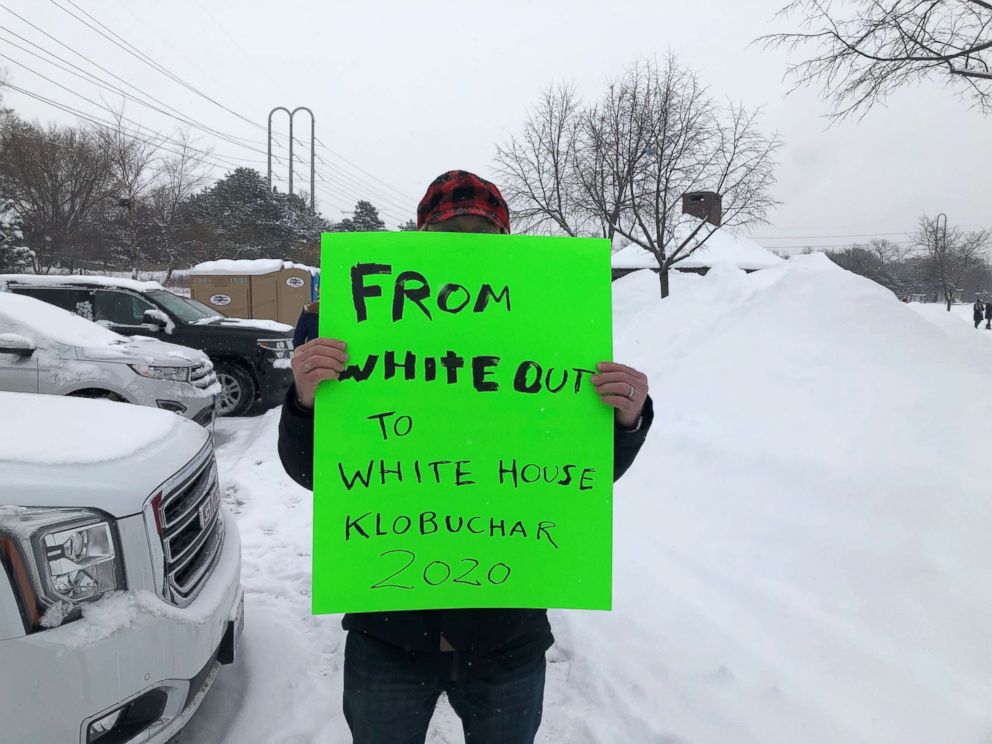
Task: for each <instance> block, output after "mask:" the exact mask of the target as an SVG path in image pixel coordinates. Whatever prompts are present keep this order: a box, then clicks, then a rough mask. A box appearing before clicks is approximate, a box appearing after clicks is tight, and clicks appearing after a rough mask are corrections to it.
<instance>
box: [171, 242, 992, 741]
mask: <svg viewBox="0 0 992 744" xmlns="http://www.w3.org/2000/svg"><path fill="white" fill-rule="evenodd" d="M614 292H615V314H616V319H615V326H616V354H615V357H616V358H617V360H619V361H624V362H626V363H629V364H632V365H634V366H637V367H640V368H641V369H643V370H644V371H645V372H647V374H648V375H649V377H650V379H651V387H652V396H653V397H654V400H655V406H656V411H657V414H656V420H655V426H654V429H653V430H652V432H651V435H650V436H649V438H648V440H647V443H646V444H645V449H644V451H642V453H641V456H640V458H639V460H638V461H637V463H635V465H634V467H633V468H632V470H631V471H630V472H629V473H628V474H627V476H626V477H625V478H624V479H623V480H622V481H621V482H620V483H619V484H618V486H617V489H616V495H615V508H614V512H615V526H614V529H615V541H614V542H615V546H616V547H615V570H614V576H615V586H614V607H615V609H614V610H613V612H609V613H604V612H576V611H568V612H565V611H556V612H552V625H553V627H554V629H555V634H556V636H557V639H558V642H557V645H556V646H555V647H554V648H553V649H552V650H551V651H550V653H549V661H550V662H551V663H550V664H549V670H548V681H547V691H546V704H545V717H544V723H543V725H542V728H541V733H540V735H539V737H538V739H539V741H543V742H556V743H559V744H564V743H565V742H568V743H570V744H572V743H576V744H582V743H585V742H605V743H608V744H612V743H614V742H636V743H638V744H640V743H642V742H645V743H647V742H651V743H657V744H688V743H690V742H693V743H697V742H698V743H700V744H710V743H712V744H728V743H729V742H734V743H735V744H747V743H751V742H753V743H754V744H759V743H760V744H779V743H782V744H799V743H801V744H821V743H822V744H827V743H829V744H858V743H862V742H863V743H864V744H887V743H888V742H893V743H894V742H899V744H913V743H917V742H918V743H919V744H924V743H926V744H931V743H932V742H948V743H949V744H971V743H974V744H989V742H992V706H990V705H989V700H990V698H992V672H990V670H992V621H990V618H992V593H990V587H992V508H990V504H989V501H990V496H992V457H990V453H989V449H990V447H992V440H990V437H989V427H990V424H992V345H990V344H987V343H979V342H978V339H977V338H976V337H977V332H976V331H974V330H973V329H970V328H969V327H968V326H967V325H964V324H963V323H959V324H958V326H960V327H958V326H953V325H951V324H949V323H947V322H946V320H947V317H946V313H945V314H944V315H945V317H940V316H935V317H931V316H934V314H933V313H931V312H929V311H928V310H926V309H924V310H923V311H922V312H921V310H920V309H919V308H909V307H907V306H906V305H904V304H902V303H900V302H899V301H897V300H896V299H895V298H894V297H893V296H892V294H891V293H889V292H886V291H885V290H883V289H881V288H880V287H878V286H877V285H875V284H873V283H872V282H870V281H868V280H865V279H862V278H860V277H856V276H854V275H852V274H849V273H847V272H844V271H842V270H841V269H839V268H838V267H836V266H834V265H833V264H832V263H830V262H829V261H828V260H827V259H826V258H824V257H822V256H815V255H814V256H805V257H796V258H793V259H791V260H789V261H786V262H784V263H783V264H782V265H780V266H778V267H776V268H772V269H767V270H764V271H761V272H758V273H755V274H751V275H744V274H743V273H742V272H740V271H739V270H737V269H735V268H733V267H729V266H726V265H721V266H717V267H716V268H714V270H713V271H711V272H710V274H709V275H707V276H706V277H704V278H700V277H695V276H677V277H674V278H673V295H672V297H671V298H669V299H667V300H665V301H663V302H659V301H657V299H656V292H657V279H656V277H655V276H654V275H653V274H650V273H649V272H646V271H640V272H636V273H634V274H632V275H630V276H628V277H625V278H624V279H622V280H620V281H619V282H617V283H616V284H615V285H614ZM982 334H983V336H985V335H987V336H990V337H992V333H989V332H985V331H983V332H982ZM277 421H278V411H272V412H269V413H268V414H267V415H265V416H262V417H260V418H256V419H233V420H232V419H221V420H220V421H219V422H218V434H217V437H218V442H219V445H220V447H219V460H220V468H221V473H222V478H223V480H224V482H225V483H226V489H225V496H224V498H225V501H226V503H227V505H228V507H229V508H230V509H232V510H233V511H234V513H235V514H236V515H237V518H238V520H239V523H240V527H241V532H242V538H243V541H244V582H245V586H246V590H247V599H246V612H247V625H246V628H245V634H244V646H243V655H242V658H241V660H240V661H239V662H238V663H237V664H236V665H235V666H234V667H231V668H226V669H224V670H223V673H222V674H221V675H220V676H219V678H218V682H217V684H216V687H215V689H214V690H213V692H212V694H211V695H210V696H208V698H207V700H206V702H205V703H204V705H203V707H202V708H201V710H200V713H199V714H198V715H197V717H196V718H195V719H194V721H193V722H192V724H191V725H190V726H189V727H188V728H187V730H186V731H185V732H184V733H183V734H182V735H181V736H180V738H179V739H178V740H177V744H221V743H222V742H223V743H227V744H234V743H235V742H238V743H240V742H260V743H263V742H264V743H265V744H309V743H311V742H321V743H324V742H332V743H336V742H347V741H349V737H348V734H347V727H346V726H345V722H344V719H343V716H342V714H341V663H342V656H343V641H344V635H343V632H342V631H341V629H340V624H339V620H340V618H339V616H329V617H316V618H315V617H311V616H310V615H309V596H308V592H309V570H310V496H309V493H308V492H306V491H305V490H303V489H301V488H298V487H297V486H295V485H294V484H292V482H291V481H290V480H289V479H288V478H287V477H286V476H285V475H284V474H283V473H282V470H281V467H280V465H279V462H278V458H277V456H276V424H277ZM428 741H430V742H432V743H433V744H439V743H441V742H445V743H448V742H451V743H453V742H461V741H462V738H461V734H460V726H459V724H458V721H457V719H456V717H455V716H454V714H453V713H452V712H451V710H450V708H449V707H448V706H447V704H446V703H445V702H443V701H442V703H441V705H440V706H439V708H438V712H437V714H436V715H435V719H434V723H433V725H432V728H431V733H430V735H429V737H428Z"/></svg>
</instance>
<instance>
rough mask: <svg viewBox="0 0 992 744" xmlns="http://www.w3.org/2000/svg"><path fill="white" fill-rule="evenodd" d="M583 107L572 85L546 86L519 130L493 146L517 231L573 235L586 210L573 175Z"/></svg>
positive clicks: (583, 218) (579, 229)
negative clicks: (514, 134)
mask: <svg viewBox="0 0 992 744" xmlns="http://www.w3.org/2000/svg"><path fill="white" fill-rule="evenodd" d="M581 116H582V110H581V107H580V104H579V101H578V99H577V98H576V95H575V90H574V88H571V87H568V86H564V85H557V86H553V87H551V88H549V89H548V90H546V91H545V92H544V93H543V94H542V97H541V102H540V103H539V104H538V106H537V108H536V109H535V110H534V111H533V112H532V113H531V115H530V116H529V117H528V119H527V122H526V123H525V124H524V130H523V133H522V134H521V135H520V136H519V137H511V138H510V141H509V142H508V143H507V144H506V145H505V146H502V147H497V150H496V162H497V169H496V170H497V174H498V176H499V179H500V183H501V184H502V186H503V194H504V196H505V197H506V199H507V202H508V203H509V204H510V207H511V208H512V209H513V218H514V222H516V223H523V224H522V225H519V226H518V231H519V232H542V231H551V232H559V233H564V234H565V235H571V236H576V235H579V234H581V233H582V231H583V229H584V227H585V223H586V222H587V220H588V214H586V213H585V212H584V210H583V209H582V208H581V204H580V202H581V195H580V192H579V189H578V183H577V182H576V178H575V175H576V173H575V160H576V156H577V151H578V148H579V144H580V143H579V137H580V119H581Z"/></svg>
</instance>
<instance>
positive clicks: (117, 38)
mask: <svg viewBox="0 0 992 744" xmlns="http://www.w3.org/2000/svg"><path fill="white" fill-rule="evenodd" d="M49 2H50V3H51V4H53V5H55V6H56V7H57V8H59V9H60V10H62V11H63V12H64V13H66V14H68V15H70V16H71V17H72V18H74V19H75V20H77V21H79V22H80V23H82V24H83V25H85V26H86V27H87V28H89V29H91V30H93V31H95V32H96V33H98V34H100V36H102V37H103V38H105V39H107V40H108V41H110V42H111V43H113V44H114V45H116V46H117V47H119V48H120V49H123V50H124V51H125V52H127V53H128V54H130V55H131V56H133V57H135V58H136V59H139V60H140V61H141V62H143V63H144V64H146V65H148V66H149V67H151V68H152V69H154V70H156V71H158V72H160V73H161V74H163V75H165V76H166V77H168V78H169V79H170V80H173V81H174V82H176V83H178V84H179V85H181V86H183V87H184V88H186V89H187V90H189V91H191V92H193V93H196V94H197V95H199V96H201V97H203V98H205V99H206V100H208V101H210V102H211V103H213V104H215V105H217V106H220V107H221V108H223V109H224V110H225V111H227V112H229V113H231V114H233V115H234V116H236V117H238V118H239V119H241V120H243V121H246V122H248V123H250V124H251V125H252V126H255V127H257V128H259V129H265V130H266V131H267V128H266V127H262V126H261V125H260V124H258V123H257V122H255V121H254V120H252V119H249V118H248V117H245V116H243V115H242V114H240V113H239V112H237V111H235V110H234V109H231V108H229V107H228V106H225V105H224V104H222V103H220V102H219V101H217V100H216V99H214V98H212V97H211V96H209V95H207V94H206V93H204V92H203V91H201V90H199V89H198V88H196V87H195V86H192V85H191V84H190V83H188V82H187V81H186V80H184V79H183V78H181V77H180V76H178V75H176V74H175V73H173V72H171V71H170V70H169V69H167V68H166V67H165V66H163V65H162V64H161V63H159V62H158V61H156V60H155V59H153V58H152V57H150V56H149V55H148V54H146V53H145V52H142V51H141V50H140V49H138V48H137V47H136V46H135V45H134V44H132V43H131V42H129V41H128V40H127V39H125V38H124V37H123V36H121V35H120V34H119V33H117V32H116V31H114V30H113V29H111V28H110V27H109V26H107V25H106V24H104V23H103V22H102V21H100V20H99V19H98V18H96V17H94V16H93V15H92V14H91V13H89V12H87V11H86V10H84V9H83V8H81V7H80V6H79V5H78V4H77V3H76V2H74V0H65V2H67V3H69V4H70V5H72V6H73V7H74V8H76V10H78V11H79V12H80V13H82V14H83V15H85V16H86V17H87V18H89V19H90V20H91V21H93V23H95V24H97V26H99V27H100V28H96V27H94V26H93V24H91V23H88V22H87V21H86V20H84V19H82V18H80V17H79V16H78V15H76V14H75V13H73V12H72V11H70V10H69V9H68V8H66V7H65V6H63V5H61V4H60V3H59V2H58V0H49ZM197 4H198V5H199V3H197ZM200 8H201V10H203V11H204V13H206V15H207V16H208V17H209V18H211V20H213V21H214V23H215V24H217V26H218V27H219V28H220V29H221V31H222V32H223V33H224V34H225V35H227V36H228V38H229V39H230V40H231V41H232V43H233V44H234V46H235V47H237V48H238V49H239V50H240V51H241V52H242V54H244V55H245V56H246V57H247V58H248V59H249V61H252V62H253V63H254V60H252V59H251V57H250V56H248V54H247V52H245V51H244V50H243V49H241V47H240V46H238V44H237V42H236V41H234V39H232V38H231V37H230V35H229V34H228V33H227V32H226V30H224V28H223V26H221V25H220V23H219V22H218V21H217V20H216V18H214V17H213V16H212V15H211V14H210V13H209V12H208V11H206V9H205V8H203V7H202V6H200ZM8 10H9V9H8ZM15 15H16V14H15ZM18 17H20V16H18ZM22 20H23V19H22ZM100 29H103V31H101V30H100ZM104 31H106V32H107V33H109V34H111V36H108V35H107V33H104ZM112 37H113V38H112ZM255 64H256V66H257V63H255ZM132 87H133V86H132ZM214 131H215V133H217V132H216V130H214ZM294 140H295V141H296V142H297V143H299V140H296V138H295V137H294ZM318 142H320V144H321V145H322V146H323V147H324V148H325V149H326V150H327V151H328V152H329V153H331V154H333V155H334V156H336V157H338V158H339V159H341V160H342V161H344V162H345V163H347V164H348V165H350V166H351V167H353V168H355V169H357V170H358V171H360V172H362V173H364V174H365V175H366V176H368V177H369V178H372V179H373V180H375V181H377V182H379V183H380V184H382V185H383V186H385V187H386V188H388V189H390V190H391V191H393V192H395V193H397V194H399V195H400V196H401V197H403V198H404V199H406V200H408V201H412V197H410V196H408V195H407V194H404V193H403V192H402V191H400V190H398V189H396V188H394V187H393V186H391V185H390V184H388V183H386V182H385V181H383V180H382V179H380V178H378V177H376V176H374V175H372V174H371V173H369V172H368V171H366V170H364V169H363V168H361V167H360V166H358V165H357V164H356V163H353V162H352V161H350V160H348V159H347V158H345V157H344V156H343V155H341V154H340V153H337V152H335V151H334V150H331V148H329V147H327V145H326V144H325V143H323V142H322V141H320V140H319V139H318ZM299 144H301V145H302V143H299ZM259 152H260V151H259ZM315 159H316V158H315ZM277 160H278V158H277ZM325 164H326V163H325ZM354 180H356V181H361V180H362V179H359V178H357V177H355V178H354Z"/></svg>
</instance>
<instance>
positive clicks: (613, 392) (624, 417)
mask: <svg viewBox="0 0 992 744" xmlns="http://www.w3.org/2000/svg"><path fill="white" fill-rule="evenodd" d="M596 370H597V373H596V374H595V375H593V377H592V384H593V385H594V386H595V388H596V392H597V393H598V394H599V397H600V399H601V400H602V401H603V402H604V403H605V404H606V405H608V406H612V407H613V408H615V409H616V420H617V423H618V424H620V426H622V427H623V428H625V429H633V428H634V427H635V426H637V420H638V419H639V418H640V417H641V411H643V410H644V401H645V400H646V399H647V397H648V378H647V376H646V375H645V374H644V373H643V372H638V371H637V370H636V369H634V368H633V367H628V366H627V365H625V364H614V363H613V362H600V363H599V364H597V365H596Z"/></svg>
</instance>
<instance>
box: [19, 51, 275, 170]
mask: <svg viewBox="0 0 992 744" xmlns="http://www.w3.org/2000/svg"><path fill="white" fill-rule="evenodd" d="M0 58H3V59H6V60H8V61H10V62H13V63H14V64H15V65H18V66H19V67H22V68H24V69H25V70H27V71H28V72H30V73H32V74H33V75H36V76H37V77H40V78H41V79H42V80H46V81H48V82H49V83H51V84H52V85H54V86H56V87H58V88H61V89H62V90H64V91H67V92H68V93H71V94H72V95H74V96H76V97H77V98H81V99H83V100H84V101H86V102H88V103H90V104H92V105H94V106H96V107H98V108H102V109H104V110H106V111H108V112H109V113H111V114H113V115H114V116H119V117H120V118H121V120H122V121H126V122H129V123H130V124H133V125H134V126H136V127H138V128H139V129H146V127H144V126H143V125H142V124H141V123H140V122H137V121H135V120H134V119H130V118H128V117H126V116H124V115H123V114H122V113H118V112H116V111H113V110H112V109H111V108H110V107H109V106H106V105H104V106H101V105H100V104H99V103H97V102H96V101H94V100H93V99H92V98H89V97H88V96H84V95H83V94H82V93H79V92H77V91H75V90H73V89H72V88H69V87H67V86H65V85H62V84H61V83H59V82H58V81H56V80H53V79H52V78H50V77H48V76H47V75H43V74H42V73H40V72H38V71H37V70H35V69H33V68H31V67H29V66H28V65H25V64H24V63H23V62H19V61H18V60H16V59H14V58H13V57H8V56H7V55H6V54H3V53H2V52H0ZM70 72H71V71H70ZM100 87H103V86H100ZM104 90H107V88H104ZM195 128H196V129H201V131H208V133H209V130H203V128H202V127H195ZM156 135H157V133H156ZM226 141H227V142H229V143H231V144H234V145H238V144H239V143H238V142H235V141H233V140H226ZM249 149H253V148H249ZM237 159H238V160H241V161H242V162H245V163H264V162H265V161H264V160H250V159H247V158H237Z"/></svg>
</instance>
